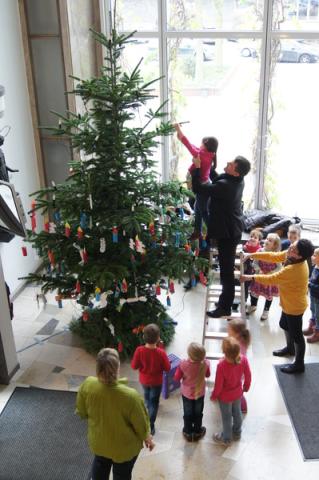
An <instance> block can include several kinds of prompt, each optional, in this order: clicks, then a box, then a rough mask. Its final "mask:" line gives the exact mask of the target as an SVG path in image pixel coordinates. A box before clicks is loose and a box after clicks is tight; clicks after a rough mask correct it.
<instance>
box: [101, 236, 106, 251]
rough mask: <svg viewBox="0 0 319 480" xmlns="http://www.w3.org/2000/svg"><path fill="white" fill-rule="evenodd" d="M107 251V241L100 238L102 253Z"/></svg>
mask: <svg viewBox="0 0 319 480" xmlns="http://www.w3.org/2000/svg"><path fill="white" fill-rule="evenodd" d="M105 250H106V241H105V238H104V237H102V238H100V252H101V253H104V252H105Z"/></svg>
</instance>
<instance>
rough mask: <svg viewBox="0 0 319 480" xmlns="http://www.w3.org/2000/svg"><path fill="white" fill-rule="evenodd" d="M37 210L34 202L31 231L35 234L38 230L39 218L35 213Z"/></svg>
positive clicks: (32, 203)
mask: <svg viewBox="0 0 319 480" xmlns="http://www.w3.org/2000/svg"><path fill="white" fill-rule="evenodd" d="M35 208H36V203H35V200H32V202H31V229H32V232H35V229H36V228H37V217H36V213H35Z"/></svg>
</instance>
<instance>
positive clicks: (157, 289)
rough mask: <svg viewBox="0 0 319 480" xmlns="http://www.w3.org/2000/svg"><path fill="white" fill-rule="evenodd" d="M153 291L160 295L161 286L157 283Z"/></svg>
mask: <svg viewBox="0 0 319 480" xmlns="http://www.w3.org/2000/svg"><path fill="white" fill-rule="evenodd" d="M155 293H156V295H160V294H161V287H160V284H159V283H158V284H157V285H156V287H155Z"/></svg>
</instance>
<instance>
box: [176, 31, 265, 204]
mask: <svg viewBox="0 0 319 480" xmlns="http://www.w3.org/2000/svg"><path fill="white" fill-rule="evenodd" d="M259 47H260V43H259V41H253V40H248V39H247V40H246V41H244V40H242V41H240V42H236V41H233V40H222V39H215V40H214V42H213V44H212V43H211V41H210V40H209V39H207V40H202V39H199V40H182V41H181V40H171V42H170V48H169V93H170V99H171V112H172V117H173V119H172V120H173V121H177V122H180V121H190V123H189V124H186V125H185V126H183V130H184V133H185V134H186V136H187V137H188V138H189V140H190V141H191V143H193V144H195V145H197V146H199V145H200V144H201V140H202V138H203V137H205V136H215V137H217V139H218V140H219V150H218V154H217V157H218V167H217V171H218V172H219V173H222V171H223V169H224V167H225V166H226V163H227V162H228V161H230V160H233V159H234V157H235V156H236V155H243V156H245V157H247V158H248V159H249V160H253V158H254V153H255V148H256V138H257V124H258V121H257V119H258V92H259V75H260V62H259V59H258V54H257V52H258V51H259ZM245 48H246V49H247V50H249V51H250V52H251V54H250V55H249V56H248V55H246V56H243V55H242V52H243V51H244V49H245ZM191 160H192V159H191V156H190V154H189V153H188V151H187V150H186V149H185V147H184V146H183V145H181V144H180V142H179V141H178V140H176V137H173V139H172V142H171V159H170V172H171V176H173V177H174V176H175V177H177V178H179V179H181V180H184V179H185V176H186V172H187V169H188V167H189V165H190V164H191ZM252 190H253V175H249V177H247V188H246V196H247V197H250V196H251V195H252Z"/></svg>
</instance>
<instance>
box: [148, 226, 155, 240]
mask: <svg viewBox="0 0 319 480" xmlns="http://www.w3.org/2000/svg"><path fill="white" fill-rule="evenodd" d="M148 228H149V231H150V234H151V235H152V237H153V236H154V235H155V225H154V223H153V222H152V223H150V224H149V227H148Z"/></svg>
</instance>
